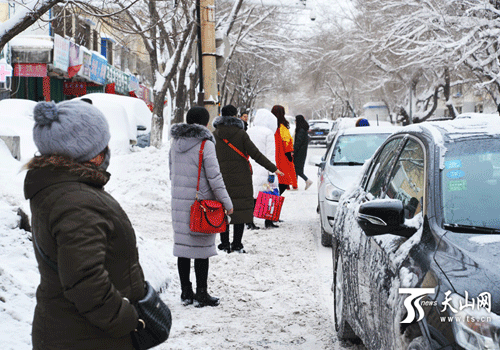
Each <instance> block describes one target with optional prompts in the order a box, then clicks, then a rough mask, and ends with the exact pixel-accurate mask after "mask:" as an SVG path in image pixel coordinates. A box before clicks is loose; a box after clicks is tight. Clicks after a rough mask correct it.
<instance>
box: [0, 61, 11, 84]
mask: <svg viewBox="0 0 500 350" xmlns="http://www.w3.org/2000/svg"><path fill="white" fill-rule="evenodd" d="M3 61H4V62H5V60H3ZM11 76H12V66H11V65H10V64H8V63H0V83H5V82H6V81H7V77H11Z"/></svg>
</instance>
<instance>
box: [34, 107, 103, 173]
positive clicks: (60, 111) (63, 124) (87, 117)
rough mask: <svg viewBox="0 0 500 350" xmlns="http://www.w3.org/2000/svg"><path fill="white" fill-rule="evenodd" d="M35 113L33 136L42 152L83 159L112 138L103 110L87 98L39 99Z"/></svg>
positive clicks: (93, 155)
mask: <svg viewBox="0 0 500 350" xmlns="http://www.w3.org/2000/svg"><path fill="white" fill-rule="evenodd" d="M33 117H34V118H35V126H34V127H33V140H34V141H35V145H36V146H37V147H38V151H40V153H41V154H42V155H48V154H58V155H64V156H68V157H71V158H73V159H74V160H75V161H77V162H79V163H82V162H86V161H88V160H90V159H92V158H94V157H95V156H97V155H98V154H99V153H101V152H102V151H103V150H104V149H105V148H106V146H107V145H108V143H109V139H110V138H111V136H110V133H109V126H108V122H107V121H106V118H105V117H104V115H103V114H102V112H101V111H100V110H99V109H97V108H96V107H95V106H93V105H91V104H89V103H87V102H84V101H79V100H70V101H63V102H60V103H57V104H56V103H54V102H38V103H37V104H36V106H35V109H34V111H33Z"/></svg>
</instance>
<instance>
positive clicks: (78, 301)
mask: <svg viewBox="0 0 500 350" xmlns="http://www.w3.org/2000/svg"><path fill="white" fill-rule="evenodd" d="M34 118H35V126H34V129H33V139H34V141H35V144H36V146H37V147H38V150H39V152H40V155H39V156H36V157H34V158H33V159H32V160H31V161H30V162H29V163H28V164H27V168H28V172H27V174H26V179H25V183H24V193H25V197H26V198H27V199H29V201H30V207H31V214H32V229H33V243H34V247H35V256H36V259H37V261H38V270H39V272H40V275H41V278H40V285H39V286H38V289H37V292H36V299H37V304H36V307H35V314H34V319H33V325H32V343H33V349H35V350H46V349H73V350H75V349H82V350H83V349H85V350H89V349H96V350H98V349H99V350H103V349H109V350H111V349H128V350H132V349H134V347H133V344H132V339H131V336H130V334H131V332H134V330H136V329H137V328H138V327H139V325H140V324H141V322H140V321H139V318H138V314H137V311H136V310H135V308H134V306H132V303H133V302H135V301H137V300H139V299H141V298H143V296H144V294H145V290H144V275H143V271H142V268H141V265H140V264H139V258H138V252H137V248H136V237H135V233H134V229H133V228H132V225H131V223H130V221H129V219H128V217H127V214H126V213H125V212H124V211H123V209H122V208H121V207H120V205H119V204H118V203H117V202H116V200H115V199H113V197H111V196H110V195H109V194H108V193H106V192H105V191H104V188H103V186H104V185H105V184H106V183H107V181H108V180H109V176H110V175H109V173H108V172H106V168H107V166H108V165H109V159H110V153H109V149H108V142H109V139H110V133H109V127H108V123H107V122H106V119H105V118H104V115H103V114H102V113H101V112H100V111H99V110H98V109H97V108H96V107H94V106H92V105H90V104H88V103H86V102H82V101H75V100H71V101H65V102H61V103H58V104H55V103H53V102H40V103H38V104H37V105H36V106H35V109H34Z"/></svg>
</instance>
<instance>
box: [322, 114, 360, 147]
mask: <svg viewBox="0 0 500 350" xmlns="http://www.w3.org/2000/svg"><path fill="white" fill-rule="evenodd" d="M356 120H358V118H337V119H335V120H334V121H333V125H332V128H331V129H330V132H329V133H328V135H326V145H327V147H329V146H330V145H331V144H332V141H333V139H334V138H335V136H336V135H337V133H338V132H339V131H340V130H342V129H348V128H354V127H355V126H356Z"/></svg>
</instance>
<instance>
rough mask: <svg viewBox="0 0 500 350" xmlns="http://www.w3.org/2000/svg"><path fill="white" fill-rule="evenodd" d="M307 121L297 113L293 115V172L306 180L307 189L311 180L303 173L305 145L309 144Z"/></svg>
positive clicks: (305, 153) (305, 154) (305, 155)
mask: <svg viewBox="0 0 500 350" xmlns="http://www.w3.org/2000/svg"><path fill="white" fill-rule="evenodd" d="M308 130H309V123H308V122H307V121H306V120H305V119H304V116H303V115H301V114H299V115H297V116H296V117H295V137H294V143H293V154H294V158H293V164H294V165H295V173H296V174H297V177H298V176H300V177H301V178H303V179H304V181H305V182H306V187H305V189H306V190H307V189H308V188H309V187H310V186H311V185H312V181H311V180H309V179H308V178H307V176H306V175H305V174H304V164H305V163H306V157H307V145H308V144H309V135H308V134H307V131H308Z"/></svg>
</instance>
